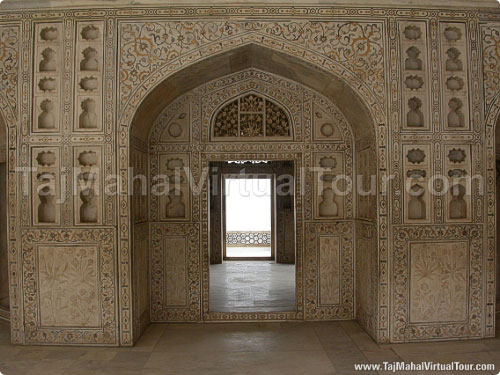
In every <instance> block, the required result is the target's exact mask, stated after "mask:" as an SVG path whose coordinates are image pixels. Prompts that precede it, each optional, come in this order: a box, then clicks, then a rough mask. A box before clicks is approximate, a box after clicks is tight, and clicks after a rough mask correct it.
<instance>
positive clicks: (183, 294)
mask: <svg viewBox="0 0 500 375" xmlns="http://www.w3.org/2000/svg"><path fill="white" fill-rule="evenodd" d="M187 250H188V249H187V239H186V238H185V237H175V236H172V237H166V238H165V246H164V252H165V256H164V260H165V306H166V307H167V308H168V307H179V306H186V302H187V265H186V262H187Z"/></svg>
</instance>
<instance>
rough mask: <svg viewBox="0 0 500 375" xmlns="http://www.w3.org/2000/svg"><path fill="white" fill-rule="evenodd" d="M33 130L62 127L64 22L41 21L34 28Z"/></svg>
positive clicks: (54, 129)
mask: <svg viewBox="0 0 500 375" xmlns="http://www.w3.org/2000/svg"><path fill="white" fill-rule="evenodd" d="M34 40H35V41H36V43H35V51H34V57H35V59H34V67H33V68H34V78H35V79H34V85H35V90H34V93H35V98H34V103H33V121H32V124H33V126H32V131H33V132H34V133H54V132H58V131H59V130H60V118H61V111H62V108H61V104H60V98H61V85H62V82H61V81H60V79H61V73H62V71H63V70H64V64H63V63H62V61H63V48H62V45H63V43H62V42H63V34H62V24H61V23H59V22H51V23H40V24H37V25H36V27H35V38H34Z"/></svg>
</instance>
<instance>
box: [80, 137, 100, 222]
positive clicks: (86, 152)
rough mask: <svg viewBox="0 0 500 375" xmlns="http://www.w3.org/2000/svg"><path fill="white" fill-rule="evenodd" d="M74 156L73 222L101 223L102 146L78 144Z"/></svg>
mask: <svg viewBox="0 0 500 375" xmlns="http://www.w3.org/2000/svg"><path fill="white" fill-rule="evenodd" d="M73 158H74V167H75V170H74V176H73V177H74V184H75V188H74V193H75V195H74V196H73V202H74V223H75V224H82V225H98V224H101V223H102V212H103V207H102V206H103V203H102V202H103V191H102V181H103V179H104V177H103V176H102V173H103V168H102V148H101V147H91V146H89V147H85V146H78V147H74V149H73Z"/></svg>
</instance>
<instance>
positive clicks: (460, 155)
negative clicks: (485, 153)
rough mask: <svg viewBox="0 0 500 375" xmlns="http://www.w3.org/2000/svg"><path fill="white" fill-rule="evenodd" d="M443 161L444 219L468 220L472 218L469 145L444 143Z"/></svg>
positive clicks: (452, 220) (451, 220)
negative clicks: (444, 175)
mask: <svg viewBox="0 0 500 375" xmlns="http://www.w3.org/2000/svg"><path fill="white" fill-rule="evenodd" d="M443 160H444V163H445V171H446V177H447V178H448V184H447V185H448V186H447V192H446V195H445V197H446V199H445V202H446V206H445V213H446V220H447V221H448V222H470V221H471V220H472V201H473V200H472V186H473V185H472V183H471V174H472V173H471V171H472V160H471V147H470V145H446V147H444V158H443Z"/></svg>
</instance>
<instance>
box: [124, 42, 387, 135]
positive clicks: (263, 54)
mask: <svg viewBox="0 0 500 375" xmlns="http://www.w3.org/2000/svg"><path fill="white" fill-rule="evenodd" d="M248 68H256V69H259V70H262V71H265V72H268V73H272V74H275V75H278V76H281V77H283V78H287V79H289V80H292V81H295V82H297V83H300V84H302V85H304V86H306V87H309V88H311V89H313V90H314V91H317V92H319V93H321V94H322V95H324V96H325V97H327V98H328V99H329V100H330V101H332V102H333V103H335V105H336V106H337V107H338V108H340V110H341V111H342V113H343V114H344V116H345V117H346V119H347V121H348V122H349V124H350V125H351V126H352V128H353V131H354V133H355V137H356V138H366V136H367V134H374V135H375V137H377V138H379V134H378V133H379V129H378V127H377V126H376V124H375V122H374V119H375V118H376V117H375V116H378V118H377V121H378V122H381V121H382V122H383V120H382V119H381V118H380V116H383V112H382V111H381V109H380V106H379V105H378V104H377V102H376V101H375V98H374V97H373V95H371V93H370V92H369V91H367V90H363V89H362V87H361V86H360V87H359V88H360V90H359V91H361V92H356V91H355V90H354V89H352V88H351V86H350V85H349V84H348V83H347V81H346V80H344V79H341V78H338V77H337V76H336V75H335V74H334V73H331V72H328V71H326V70H325V69H323V68H320V67H318V66H316V65H313V64H312V63H309V62H308V61H306V60H305V59H300V58H297V57H295V56H293V55H290V54H287V53H285V52H281V51H277V50H274V49H271V48H268V47H263V46H260V45H256V44H254V43H249V44H245V45H243V46H240V47H235V48H232V49H230V50H228V51H226V52H220V53H218V54H215V55H213V56H211V57H207V58H204V59H202V60H201V61H198V62H194V63H192V64H189V65H187V66H186V67H184V68H182V69H180V70H179V71H177V72H175V73H172V74H170V75H169V76H168V77H167V78H165V79H163V80H160V79H157V77H154V78H151V80H153V81H155V82H156V84H155V85H154V87H152V88H151V89H147V85H146V83H143V88H142V90H139V91H138V92H139V93H140V94H136V95H139V96H140V98H137V97H136V99H137V100H136V101H135V102H136V103H137V105H135V109H136V111H135V115H134V116H133V119H132V121H131V122H130V124H129V122H128V121H127V118H129V117H130V116H129V117H127V113H130V111H132V112H133V110H134V108H131V106H132V105H133V104H131V103H132V102H129V103H128V106H129V108H126V109H125V110H124V111H123V112H122V113H124V115H123V117H122V119H121V126H122V127H123V126H129V125H130V126H131V129H130V134H132V135H133V136H136V137H138V138H140V139H144V140H146V139H145V137H147V135H148V134H149V132H150V130H151V127H152V125H153V123H154V121H155V120H156V118H157V117H158V116H159V115H160V113H161V111H162V110H163V109H164V108H165V107H166V106H167V105H168V104H170V103H172V102H173V101H174V100H175V99H176V98H178V97H179V96H181V95H183V94H185V93H187V92H189V91H190V90H192V89H194V88H196V87H198V86H200V85H203V84H205V83H208V82H210V81H213V80H216V79H218V78H220V77H223V76H226V75H229V74H231V73H235V72H238V71H241V70H244V69H248ZM155 74H160V72H159V71H157V72H156V73H155ZM362 94H364V96H365V98H363V95H362ZM367 98H368V99H370V100H369V101H370V102H371V104H370V105H367V104H366V101H367ZM367 129H368V130H369V132H368V133H367Z"/></svg>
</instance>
